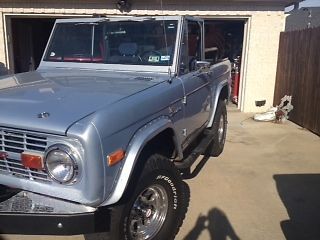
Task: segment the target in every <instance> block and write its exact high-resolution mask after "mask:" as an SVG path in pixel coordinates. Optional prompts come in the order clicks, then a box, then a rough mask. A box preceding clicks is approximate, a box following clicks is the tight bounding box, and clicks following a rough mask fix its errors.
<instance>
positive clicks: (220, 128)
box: [218, 115, 224, 143]
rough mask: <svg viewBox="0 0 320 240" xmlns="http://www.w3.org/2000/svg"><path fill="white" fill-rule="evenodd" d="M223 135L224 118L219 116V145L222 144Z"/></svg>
mask: <svg viewBox="0 0 320 240" xmlns="http://www.w3.org/2000/svg"><path fill="white" fill-rule="evenodd" d="M223 134H224V117H223V115H221V116H220V120H219V127H218V139H219V143H221V142H222V139H223Z"/></svg>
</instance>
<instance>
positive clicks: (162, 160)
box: [85, 154, 190, 240]
mask: <svg viewBox="0 0 320 240" xmlns="http://www.w3.org/2000/svg"><path fill="white" fill-rule="evenodd" d="M144 158H145V159H139V160H142V161H141V162H145V164H144V166H143V167H141V169H140V170H139V169H138V170H137V169H136V171H135V173H134V174H133V176H132V177H133V179H132V178H131V179H132V181H131V182H130V184H129V186H128V188H127V191H126V193H125V194H124V197H123V198H122V199H121V201H120V203H119V204H117V206H114V207H113V211H112V219H111V229H110V232H109V233H108V234H105V233H101V234H89V235H86V236H85V238H86V240H103V239H108V240H111V239H112V240H134V239H137V238H136V237H135V236H134V234H133V232H132V231H131V230H130V229H131V228H132V221H131V220H132V218H131V217H132V213H133V212H135V211H134V210H133V208H134V205H135V204H136V203H137V199H138V198H139V197H140V196H141V194H143V193H144V191H145V190H146V189H149V188H155V189H156V188H158V189H161V191H164V192H165V195H166V196H167V200H168V201H167V211H166V214H165V217H164V221H163V222H162V225H161V227H160V228H159V229H158V231H157V232H156V233H154V234H153V236H150V237H146V238H141V239H148V240H162V239H166V240H172V239H174V238H175V236H176V234H177V233H178V231H179V229H180V227H181V225H182V222H183V220H184V218H185V214H186V212H187V209H188V205H189V200H190V191H189V187H188V185H187V184H186V183H185V182H184V181H183V180H182V177H181V174H180V173H179V171H178V170H177V169H176V167H175V166H174V164H173V163H172V162H170V161H169V159H167V158H166V157H164V156H162V155H159V154H151V155H150V154H148V155H147V156H145V157H144ZM160 195H161V194H160ZM135 206H136V205H135Z"/></svg>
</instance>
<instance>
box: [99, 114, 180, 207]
mask: <svg viewBox="0 0 320 240" xmlns="http://www.w3.org/2000/svg"><path fill="white" fill-rule="evenodd" d="M164 140H166V143H167V145H166V148H163V147H162V146H161V144H160V143H161V142H162V141H164ZM159 147H160V151H161V152H160V153H161V154H163V155H164V156H166V157H168V158H173V157H177V158H179V159H180V158H182V157H183V153H182V149H181V144H180V143H179V139H178V137H177V134H176V131H175V129H174V125H173V123H172V121H171V120H170V119H169V118H168V117H160V118H158V119H155V120H153V121H151V122H149V123H148V124H146V125H145V126H143V127H142V128H140V129H139V130H138V131H137V132H136V133H135V135H134V136H133V138H132V139H131V141H130V143H129V146H128V148H127V152H126V158H125V162H124V165H123V167H122V169H121V171H120V174H119V175H118V177H117V179H116V180H115V181H117V183H116V184H115V187H114V189H113V191H112V193H111V194H110V195H109V197H108V199H107V200H106V201H105V202H104V203H102V206H106V205H111V204H115V203H117V202H118V201H119V200H120V199H121V198H122V196H123V194H124V193H125V191H126V189H127V186H128V184H129V182H131V180H132V178H133V177H134V176H135V175H134V174H133V173H134V172H135V171H139V169H140V168H141V166H143V164H144V163H143V162H139V159H140V156H142V155H143V154H147V153H148V152H150V151H152V150H154V149H159Z"/></svg>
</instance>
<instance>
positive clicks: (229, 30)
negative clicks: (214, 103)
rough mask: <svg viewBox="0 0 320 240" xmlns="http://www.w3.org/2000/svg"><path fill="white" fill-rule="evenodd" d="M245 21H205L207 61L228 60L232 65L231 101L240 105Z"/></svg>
mask: <svg viewBox="0 0 320 240" xmlns="http://www.w3.org/2000/svg"><path fill="white" fill-rule="evenodd" d="M245 23H246V21H245V20H234V19H226V20H225V19H207V20H205V38H206V39H205V46H206V59H209V60H213V61H218V60H219V59H224V58H228V59H229V60H230V61H231V63H232V83H231V100H232V102H233V103H235V104H238V99H239V91H240V69H241V62H243V61H242V59H241V57H242V56H243V55H242V52H243V46H244V29H245Z"/></svg>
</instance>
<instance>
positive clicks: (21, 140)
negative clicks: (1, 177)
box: [0, 127, 51, 181]
mask: <svg viewBox="0 0 320 240" xmlns="http://www.w3.org/2000/svg"><path fill="white" fill-rule="evenodd" d="M47 145H48V141H47V137H46V136H45V135H41V134H38V133H31V132H27V131H21V130H15V129H8V128H1V127H0V151H2V152H5V153H7V154H8V156H7V157H6V158H4V159H0V172H5V173H7V174H12V175H14V176H16V177H21V178H26V179H30V180H33V181H51V179H50V178H49V177H48V174H47V173H46V171H44V170H37V169H30V168H26V167H24V166H23V165H22V163H21V153H22V152H35V153H41V154H43V153H44V151H45V150H46V148H47Z"/></svg>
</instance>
